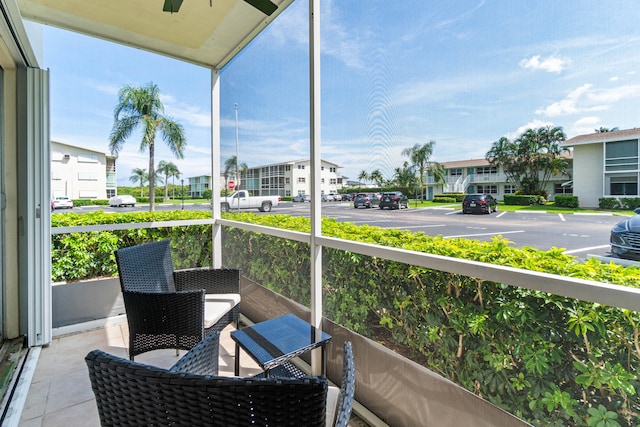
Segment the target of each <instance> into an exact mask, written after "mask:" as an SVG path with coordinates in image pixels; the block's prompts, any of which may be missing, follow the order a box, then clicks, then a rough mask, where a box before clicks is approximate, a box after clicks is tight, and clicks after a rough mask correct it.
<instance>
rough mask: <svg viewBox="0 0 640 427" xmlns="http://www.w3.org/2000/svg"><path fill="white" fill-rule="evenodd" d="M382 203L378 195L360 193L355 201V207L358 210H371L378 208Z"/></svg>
mask: <svg viewBox="0 0 640 427" xmlns="http://www.w3.org/2000/svg"><path fill="white" fill-rule="evenodd" d="M379 203H380V199H379V198H378V195H377V194H376V193H358V194H356V198H355V199H353V207H354V208H356V209H358V208H359V207H360V206H363V207H365V208H371V207H373V206H377V205H378V204H379Z"/></svg>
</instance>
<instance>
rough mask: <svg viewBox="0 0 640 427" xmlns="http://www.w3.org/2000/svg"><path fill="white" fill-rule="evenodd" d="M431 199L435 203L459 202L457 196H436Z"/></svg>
mask: <svg viewBox="0 0 640 427" xmlns="http://www.w3.org/2000/svg"><path fill="white" fill-rule="evenodd" d="M431 201H432V202H433V203H457V200H456V199H455V197H443V196H437V197H434V198H433V200H431Z"/></svg>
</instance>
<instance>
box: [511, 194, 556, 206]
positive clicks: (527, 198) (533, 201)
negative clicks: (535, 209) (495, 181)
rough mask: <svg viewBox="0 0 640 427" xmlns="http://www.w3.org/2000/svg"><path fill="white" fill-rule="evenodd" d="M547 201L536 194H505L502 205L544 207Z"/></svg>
mask: <svg viewBox="0 0 640 427" xmlns="http://www.w3.org/2000/svg"><path fill="white" fill-rule="evenodd" d="M546 202H547V201H546V200H545V198H544V197H542V196H540V195H537V194H505V195H504V204H505V205H512V206H532V205H544V204H545V203H546Z"/></svg>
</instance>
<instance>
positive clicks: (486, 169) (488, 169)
mask: <svg viewBox="0 0 640 427" xmlns="http://www.w3.org/2000/svg"><path fill="white" fill-rule="evenodd" d="M476 173H477V174H478V175H486V174H490V173H498V169H497V168H496V167H495V166H480V167H477V168H476Z"/></svg>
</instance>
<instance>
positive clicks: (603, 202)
mask: <svg viewBox="0 0 640 427" xmlns="http://www.w3.org/2000/svg"><path fill="white" fill-rule="evenodd" d="M598 206H599V207H600V209H622V205H621V204H620V201H619V200H618V199H616V198H615V197H601V198H600V199H599V201H598Z"/></svg>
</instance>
